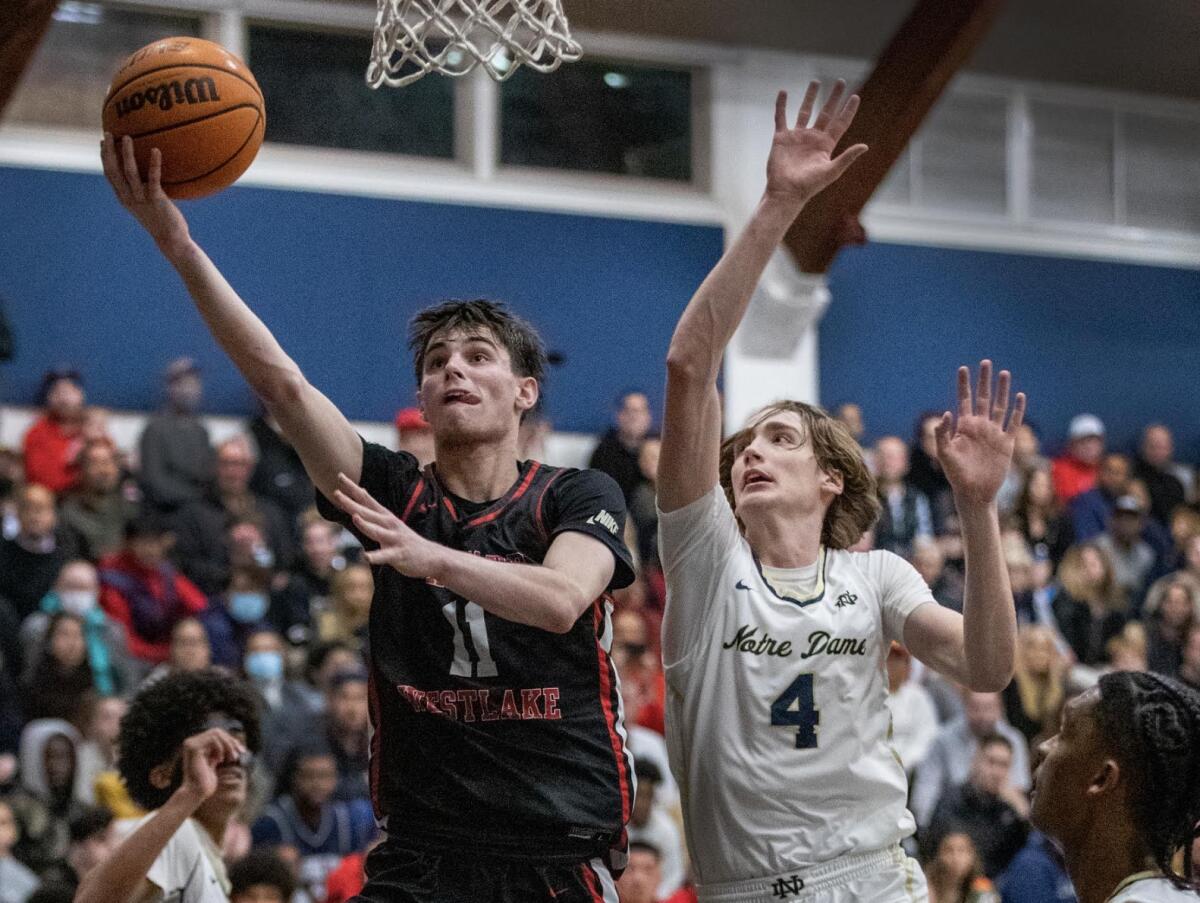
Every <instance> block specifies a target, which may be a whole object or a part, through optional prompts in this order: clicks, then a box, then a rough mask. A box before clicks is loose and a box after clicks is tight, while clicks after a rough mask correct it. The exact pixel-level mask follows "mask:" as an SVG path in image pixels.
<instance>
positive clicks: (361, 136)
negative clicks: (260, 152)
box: [247, 24, 454, 158]
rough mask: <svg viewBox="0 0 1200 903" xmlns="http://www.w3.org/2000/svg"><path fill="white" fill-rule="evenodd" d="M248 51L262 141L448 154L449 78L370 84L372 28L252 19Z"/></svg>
mask: <svg viewBox="0 0 1200 903" xmlns="http://www.w3.org/2000/svg"><path fill="white" fill-rule="evenodd" d="M247 56H248V57H249V60H248V62H249V64H250V68H251V69H252V70H253V71H254V77H255V78H256V79H257V80H258V84H259V86H260V87H261V88H262V91H263V99H264V100H265V101H266V106H267V134H266V140H267V141H278V142H280V143H283V144H307V145H312V146H315V147H341V148H350V149H353V150H369V151H382V152H384V153H392V154H412V155H416V156H421V157H443V158H452V157H453V156H454V84H453V82H452V80H451V79H448V78H435V77H432V76H431V77H429V78H423V79H421V80H420V81H418V82H415V83H414V84H411V85H408V86H407V87H404V88H387V87H384V88H380V89H378V90H375V91H373V90H371V89H370V88H368V87H367V83H366V80H365V77H364V76H365V73H366V71H367V61H368V60H369V59H370V56H371V37H370V35H358V34H346V33H338V32H315V31H311V30H300V29H298V28H287V27H282V26H275V25H263V24H252V25H251V26H250V29H249V47H248V51H247Z"/></svg>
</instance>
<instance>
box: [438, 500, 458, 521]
mask: <svg viewBox="0 0 1200 903" xmlns="http://www.w3.org/2000/svg"><path fill="white" fill-rule="evenodd" d="M442 504H443V505H445V506H446V510H447V511H449V512H450V516H451V517H452V518H454V519H455V520H458V512H457V511H455V510H454V503H453V502H452V501H450V499H448V498H446V496H444V495H443V496H442Z"/></svg>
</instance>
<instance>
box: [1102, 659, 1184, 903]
mask: <svg viewBox="0 0 1200 903" xmlns="http://www.w3.org/2000/svg"><path fill="white" fill-rule="evenodd" d="M1096 720H1097V723H1098V725H1099V727H1100V732H1101V736H1102V737H1103V738H1104V742H1105V743H1106V744H1107V746H1108V748H1109V750H1110V751H1111V752H1112V753H1113V755H1114V756H1115V758H1116V760H1117V764H1118V765H1119V766H1120V767H1121V771H1122V772H1123V773H1124V774H1125V775H1127V776H1128V778H1129V784H1130V793H1129V801H1130V806H1131V808H1132V810H1133V811H1132V812H1131V813H1130V814H1131V816H1132V818H1133V821H1134V824H1135V825H1136V826H1137V829H1138V834H1139V835H1140V836H1141V839H1142V842H1143V843H1145V845H1146V847H1147V848H1148V849H1149V850H1150V854H1151V855H1152V856H1153V857H1154V863H1155V865H1157V866H1158V868H1159V870H1160V871H1162V873H1163V874H1164V875H1165V876H1166V877H1168V878H1170V879H1171V881H1172V882H1173V883H1174V884H1175V885H1176V886H1177V887H1179V888H1180V889H1190V890H1198V889H1200V883H1198V882H1196V881H1195V879H1194V878H1193V877H1192V841H1193V839H1194V838H1195V834H1196V826H1197V824H1198V823H1200V693H1197V692H1196V691H1195V690H1192V689H1190V688H1189V687H1186V686H1184V685H1183V684H1181V683H1179V682H1178V681H1176V680H1172V679H1171V678H1168V677H1163V676H1161V675H1159V674H1150V673H1145V672H1133V671H1120V672H1116V673H1113V674H1106V675H1104V676H1103V677H1101V678H1100V702H1099V704H1098V705H1097V706H1096ZM1180 848H1182V849H1183V873H1182V874H1180V873H1179V872H1176V871H1175V869H1174V867H1173V865H1172V860H1173V859H1174V858H1175V854H1176V853H1177V852H1178V851H1179V850H1180Z"/></svg>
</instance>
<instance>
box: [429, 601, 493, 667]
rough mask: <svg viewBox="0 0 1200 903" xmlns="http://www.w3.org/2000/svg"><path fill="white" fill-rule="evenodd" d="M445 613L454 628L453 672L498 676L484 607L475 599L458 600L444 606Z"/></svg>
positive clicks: (451, 661)
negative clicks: (475, 601)
mask: <svg viewBox="0 0 1200 903" xmlns="http://www.w3.org/2000/svg"><path fill="white" fill-rule="evenodd" d="M442 614H444V615H445V616H446V620H447V621H449V622H450V626H451V627H452V628H453V629H454V657H453V658H452V659H451V660H450V673H451V674H454V675H456V676H457V677H495V676H496V674H497V671H496V662H495V660H494V659H493V658H492V647H491V644H490V643H489V642H488V635H487V621H486V620H485V619H484V613H483V609H482V608H480V607H479V606H478V605H477V604H476V603H474V602H468V601H467V600H465V599H455V600H454V601H453V602H447V603H446V604H445V605H443V606H442Z"/></svg>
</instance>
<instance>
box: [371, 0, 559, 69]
mask: <svg viewBox="0 0 1200 903" xmlns="http://www.w3.org/2000/svg"><path fill="white" fill-rule="evenodd" d="M580 53H581V49H580V46H579V44H577V43H576V42H575V40H574V39H573V38H572V37H571V28H570V25H569V24H568V23H567V17H566V16H565V15H564V14H563V10H562V0H379V13H378V15H376V17H375V40H374V42H373V43H372V45H371V63H370V65H369V66H368V67H367V84H368V85H370V86H371V87H372V88H378V87H379V86H380V85H385V84H386V85H389V86H391V87H393V88H399V87H402V86H403V85H408V84H411V83H412V82H415V81H416V80H417V79H419V78H421V77H422V76H424V75H426V74H427V73H429V72H439V73H441V74H442V75H454V76H458V75H466V74H467V73H468V72H470V71H471V70H472V69H474V68H475V67H476V66H480V65H482V66H483V67H484V69H486V70H487V73H488V75H490V76H491V77H492V78H494V79H495V80H496V81H500V82H502V81H505V80H506V79H508V78H510V77H511V76H512V74H513V73H514V72H516V71H517V69H518V68H519V67H521V66H529V67H531V68H533V69H536V70H537V71H538V72H553V71H554V70H555V69H557V68H558V67H559V66H560V65H561V64H562V63H563V61H564V60H565V61H567V62H574V61H575V60H577V59H579V56H580Z"/></svg>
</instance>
